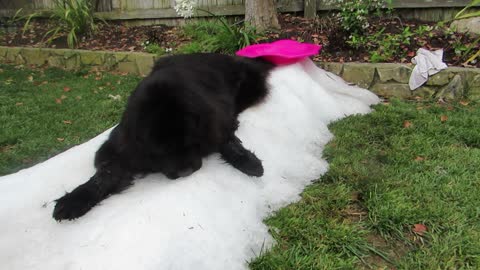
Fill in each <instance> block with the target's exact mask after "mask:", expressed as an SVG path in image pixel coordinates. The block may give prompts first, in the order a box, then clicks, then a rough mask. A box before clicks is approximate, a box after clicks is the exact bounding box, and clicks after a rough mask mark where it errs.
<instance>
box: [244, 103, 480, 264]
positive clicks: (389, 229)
mask: <svg viewBox="0 0 480 270" xmlns="http://www.w3.org/2000/svg"><path fill="white" fill-rule="evenodd" d="M478 127H480V105H479V104H478V103H473V102H470V103H468V102H465V101H463V102H459V103H453V104H438V103H436V102H433V101H431V102H422V101H393V102H391V103H387V104H382V105H377V106H376V107H375V111H374V112H373V113H371V114H369V115H366V116H353V117H348V118H346V119H343V120H340V121H338V122H336V123H333V124H332V125H330V129H331V130H332V131H333V133H334V134H335V138H334V140H332V141H331V142H330V143H329V144H328V146H327V148H326V150H325V151H324V155H325V157H326V158H327V160H328V161H329V164H330V168H329V171H328V172H327V173H326V174H325V175H324V176H322V177H321V178H320V179H319V181H317V182H316V183H315V184H313V185H311V186H309V187H308V188H307V189H306V190H305V191H304V192H303V194H302V200H301V201H299V202H298V203H295V204H292V205H290V206H288V207H286V208H283V209H281V210H279V211H278V212H277V213H276V214H275V215H273V216H272V217H270V218H269V219H267V220H266V223H267V224H268V225H269V226H270V231H271V233H272V234H273V236H274V238H275V239H276V241H277V245H276V246H275V247H274V248H273V249H272V250H271V251H268V252H265V253H263V254H262V255H261V256H260V257H259V258H258V259H256V260H254V261H253V262H251V263H250V266H251V268H252V269H480V257H479V256H480V222H479V218H480V195H479V194H480V172H479V170H478V168H479V167H480V149H479V147H480V132H479V128H478Z"/></svg>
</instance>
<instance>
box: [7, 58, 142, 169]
mask: <svg viewBox="0 0 480 270" xmlns="http://www.w3.org/2000/svg"><path fill="white" fill-rule="evenodd" d="M138 81H139V78H138V77H134V76H122V75H121V74H118V75H112V74H109V73H96V72H93V73H92V72H90V73H89V72H76V73H74V72H65V71H62V70H59V69H35V70H31V69H27V68H25V67H22V66H9V65H0V127H1V128H0V175H5V174H9V173H13V172H15V171H18V170H19V169H22V168H25V167H29V166H31V165H33V164H35V163H37V162H39V161H42V160H46V159H48V158H49V157H52V156H53V155H55V154H58V153H60V152H62V151H64V150H66V149H68V148H70V147H72V146H74V145H77V144H80V143H82V142H85V141H87V140H88V139H91V138H93V137H94V136H95V135H98V134H99V133H101V132H102V131H104V130H106V129H107V128H109V127H112V126H113V125H115V124H116V123H117V122H118V120H119V117H120V114H121V112H122V109H123V107H124V106H125V102H126V100H127V97H128V96H129V94H130V92H131V91H132V90H133V89H134V87H135V86H136V84H137V82H138Z"/></svg>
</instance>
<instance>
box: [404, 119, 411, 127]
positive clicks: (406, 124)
mask: <svg viewBox="0 0 480 270" xmlns="http://www.w3.org/2000/svg"><path fill="white" fill-rule="evenodd" d="M412 125H413V124H412V122H410V121H405V122H403V127H404V128H411V127H412Z"/></svg>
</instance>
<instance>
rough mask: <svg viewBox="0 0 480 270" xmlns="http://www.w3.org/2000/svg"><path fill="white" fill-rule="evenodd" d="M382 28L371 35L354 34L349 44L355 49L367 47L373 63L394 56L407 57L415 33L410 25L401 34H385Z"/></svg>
mask: <svg viewBox="0 0 480 270" xmlns="http://www.w3.org/2000/svg"><path fill="white" fill-rule="evenodd" d="M384 32H385V29H384V28H382V29H381V30H380V31H378V32H377V33H375V34H373V35H370V36H362V35H356V34H354V35H352V36H350V40H348V41H347V44H349V46H351V47H352V48H354V49H361V48H363V49H366V50H367V51H369V53H370V61H371V62H373V63H376V62H383V61H387V60H391V59H392V58H393V57H395V56H397V57H405V56H406V53H407V50H406V49H405V48H406V46H407V45H410V42H411V37H412V36H413V35H414V33H412V32H411V30H410V28H409V27H405V28H404V29H403V31H402V32H401V33H399V34H385V33H384Z"/></svg>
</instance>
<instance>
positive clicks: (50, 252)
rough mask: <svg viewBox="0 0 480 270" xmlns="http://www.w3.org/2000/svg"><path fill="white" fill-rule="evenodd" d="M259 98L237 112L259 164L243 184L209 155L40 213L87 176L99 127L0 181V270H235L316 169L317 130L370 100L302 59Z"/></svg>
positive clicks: (322, 134)
mask: <svg viewBox="0 0 480 270" xmlns="http://www.w3.org/2000/svg"><path fill="white" fill-rule="evenodd" d="M269 84H270V86H271V93H270V95H269V96H268V98H267V100H266V101H265V102H264V103H263V104H261V105H259V106H256V107H254V108H251V109H248V110H247V111H245V112H244V113H242V115H241V116H240V128H239V130H238V131H237V135H238V137H239V138H240V139H241V140H242V141H243V144H244V145H245V147H246V148H248V149H252V150H253V151H254V152H255V153H256V155H257V156H258V157H259V158H260V159H262V160H263V165H264V169H265V174H264V176H263V177H261V178H251V177H248V176H246V175H244V174H242V173H240V172H239V171H237V170H235V169H234V168H232V167H231V166H229V165H227V164H224V162H222V161H221V160H220V158H219V156H218V155H212V156H210V157H208V158H207V159H206V160H204V163H203V164H204V166H203V167H202V168H201V169H200V170H199V171H197V172H195V173H194V174H193V175H191V176H189V177H186V178H182V179H178V180H175V181H171V180H168V179H166V178H165V177H164V176H163V175H161V174H152V175H148V176H147V177H146V178H144V179H141V180H138V181H136V182H135V184H134V186H133V187H131V188H129V189H127V190H126V191H125V192H123V193H122V194H119V195H115V196H112V197H110V198H108V199H106V200H104V201H103V202H102V204H101V205H99V206H97V207H94V208H93V209H92V210H91V211H90V212H88V213H87V214H86V215H85V216H83V217H81V218H80V219H78V220H75V221H68V222H62V223H57V222H55V221H54V220H53V218H52V217H51V214H52V209H53V206H54V204H53V203H52V200H53V199H56V198H59V197H60V196H62V195H63V194H64V193H65V192H66V191H70V190H72V189H73V188H74V187H76V186H78V185H79V184H81V183H83V182H85V181H87V180H88V178H89V177H90V176H91V175H92V174H93V173H94V168H93V157H94V153H95V151H96V150H97V148H98V147H99V146H100V144H101V143H102V142H103V141H104V140H105V139H106V138H107V136H108V133H109V131H106V132H104V133H103V134H101V135H99V136H98V137H96V138H94V139H92V140H90V141H89V142H87V143H84V144H82V145H79V146H77V147H74V148H72V149H70V150H68V151H66V152H64V153H62V154H60V155H58V156H56V157H54V158H52V159H50V160H48V161H45V162H43V163H41V164H38V165H36V166H34V167H32V168H29V169H26V170H22V171H20V172H18V173H15V174H12V175H7V176H4V177H1V178H0V194H2V195H1V196H0V219H1V222H0V234H1V235H0V239H1V240H0V262H1V265H2V269H9V270H15V269H22V270H23V269H49V270H55V269H62V270H65V269H75V270H76V269H89V270H95V269H119V270H120V269H129V270H130V269H142V270H143V269H156V270H158V269H197V270H201V269H208V270H212V269H222V270H223V269H246V268H247V264H246V262H247V261H249V260H250V259H252V258H253V257H255V255H256V254H259V252H260V250H261V248H262V247H263V246H269V245H271V244H272V240H271V238H270V236H269V234H268V231H267V227H266V226H265V225H264V224H263V223H262V220H263V219H264V218H265V217H267V216H268V215H269V214H270V213H271V212H272V211H274V210H276V209H278V208H280V207H282V206H285V205H287V204H289V203H291V202H294V201H295V200H297V199H298V198H299V196H298V195H299V193H300V192H301V191H302V190H303V188H304V187H305V186H306V185H307V184H309V183H310V181H311V180H314V179H317V178H318V177H319V176H320V175H321V174H323V173H325V171H326V170H327V167H328V165H327V163H326V162H325V160H323V159H322V158H321V157H322V150H323V147H324V145H325V144H326V143H327V142H328V141H329V140H330V139H331V138H332V134H331V133H330V132H329V131H328V129H327V124H328V123H330V122H331V121H333V120H337V119H339V118H342V117H344V116H346V115H350V114H356V113H368V112H369V111H370V108H369V105H371V104H374V103H377V102H378V101H379V100H378V98H377V97H376V96H375V95H373V94H372V93H370V92H368V91H367V90H364V89H360V88H357V87H353V86H349V85H347V84H346V83H344V82H343V81H342V80H341V79H340V78H339V77H337V76H335V75H333V74H331V73H328V72H325V71H323V70H321V69H319V68H317V67H316V66H315V65H314V64H313V63H312V62H311V61H310V60H305V61H303V62H301V63H297V64H294V65H289V66H283V67H278V68H276V69H275V70H274V71H273V72H272V74H271V76H270V78H269Z"/></svg>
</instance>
